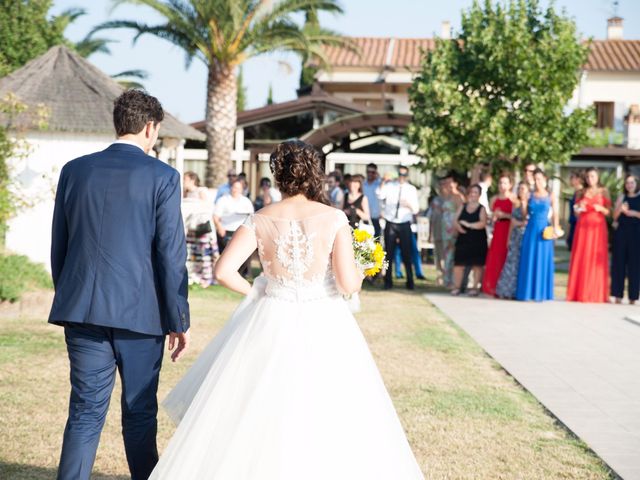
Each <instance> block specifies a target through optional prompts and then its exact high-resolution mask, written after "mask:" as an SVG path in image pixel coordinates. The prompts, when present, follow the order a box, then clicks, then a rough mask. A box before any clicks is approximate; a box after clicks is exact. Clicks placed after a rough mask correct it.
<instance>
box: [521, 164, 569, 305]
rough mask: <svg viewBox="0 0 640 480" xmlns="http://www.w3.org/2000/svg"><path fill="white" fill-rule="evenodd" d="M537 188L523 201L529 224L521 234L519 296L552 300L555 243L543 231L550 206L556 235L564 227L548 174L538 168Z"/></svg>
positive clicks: (524, 214) (547, 223) (536, 176)
mask: <svg viewBox="0 0 640 480" xmlns="http://www.w3.org/2000/svg"><path fill="white" fill-rule="evenodd" d="M533 177H534V180H535V188H534V190H533V192H532V193H531V196H530V197H529V200H528V201H527V202H526V203H524V204H523V205H522V210H523V216H524V218H527V217H528V222H527V228H526V229H525V231H524V236H523V237H522V247H521V250H520V267H519V268H518V287H517V289H516V299H517V300H535V301H537V302H541V301H543V300H553V273H554V265H553V244H554V239H550V240H545V239H544V238H543V231H544V229H545V228H546V227H548V226H549V210H551V217H552V221H553V226H554V236H555V237H557V236H558V235H559V234H560V232H561V230H560V227H559V222H558V208H557V204H556V200H555V198H553V197H552V195H551V194H550V193H549V191H548V190H547V176H546V175H545V173H544V172H543V171H542V170H540V169H539V168H537V169H536V171H535V173H534V174H533Z"/></svg>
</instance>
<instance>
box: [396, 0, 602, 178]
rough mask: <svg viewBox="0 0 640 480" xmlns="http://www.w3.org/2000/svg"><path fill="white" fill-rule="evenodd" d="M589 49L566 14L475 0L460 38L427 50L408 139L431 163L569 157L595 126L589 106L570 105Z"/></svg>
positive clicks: (413, 92) (514, 2) (515, 2)
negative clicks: (576, 107)
mask: <svg viewBox="0 0 640 480" xmlns="http://www.w3.org/2000/svg"><path fill="white" fill-rule="evenodd" d="M587 54H588V46H587V45H585V44H584V43H583V42H582V41H581V39H580V37H579V35H578V32H577V31H576V25H575V23H574V22H573V21H572V20H571V19H570V18H569V17H568V16H567V15H566V13H565V12H564V11H563V12H562V13H561V14H558V13H557V12H556V11H555V10H554V8H553V6H550V7H549V8H548V9H546V10H544V11H543V10H542V9H541V8H540V5H539V2H538V1H537V0H508V1H505V2H499V3H495V2H493V1H491V0H486V1H485V2H484V3H483V4H482V5H481V4H480V2H478V1H476V2H474V4H473V6H472V7H471V8H470V9H469V10H467V11H466V12H463V13H462V22H461V31H460V33H459V35H458V36H457V38H453V39H449V40H448V39H438V40H436V47H435V49H434V50H433V51H430V52H428V53H427V54H426V55H425V58H424V60H423V64H422V69H421V71H420V73H419V74H418V75H417V77H416V79H415V81H414V83H413V85H412V87H411V89H410V92H409V96H410V101H411V105H412V111H413V122H412V124H411V126H410V128H409V131H408V139H409V141H411V142H412V143H413V144H415V145H417V147H418V152H419V153H420V154H421V155H422V156H424V158H425V159H426V162H427V163H426V165H425V167H429V168H433V167H436V168H438V167H452V168H457V169H461V170H464V169H468V168H470V167H471V166H473V165H475V164H477V163H479V162H488V163H490V164H491V165H492V166H493V167H494V169H500V168H507V167H510V168H513V167H515V166H516V165H514V164H518V163H520V164H521V163H523V162H525V161H533V162H536V163H543V164H550V163H564V162H567V161H568V160H569V158H570V156H571V154H572V153H574V152H576V151H579V150H580V149H581V148H582V147H583V146H584V145H585V144H586V142H587V140H588V130H589V128H590V127H591V126H592V125H593V123H594V118H593V111H592V109H574V110H573V111H571V112H568V111H567V109H566V107H567V103H568V101H569V100H570V98H571V96H572V94H573V92H574V90H575V88H576V85H577V82H578V77H579V75H578V73H579V70H580V67H581V66H582V65H583V64H584V62H585V61H586V58H587Z"/></svg>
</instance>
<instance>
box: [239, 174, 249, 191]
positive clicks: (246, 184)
mask: <svg viewBox="0 0 640 480" xmlns="http://www.w3.org/2000/svg"><path fill="white" fill-rule="evenodd" d="M238 180H240V181H241V182H242V194H243V195H244V196H245V197H249V193H250V192H249V180H247V174H246V173H244V172H240V173H239V174H238Z"/></svg>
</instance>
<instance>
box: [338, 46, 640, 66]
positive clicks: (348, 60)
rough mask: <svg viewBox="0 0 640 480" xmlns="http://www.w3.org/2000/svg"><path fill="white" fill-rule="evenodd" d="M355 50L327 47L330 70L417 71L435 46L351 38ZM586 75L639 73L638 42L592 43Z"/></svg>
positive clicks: (639, 53)
mask: <svg viewBox="0 0 640 480" xmlns="http://www.w3.org/2000/svg"><path fill="white" fill-rule="evenodd" d="M352 40H353V42H354V43H355V45H356V46H357V48H358V50H359V54H358V52H352V51H349V50H345V49H341V48H339V47H328V48H327V56H328V59H329V61H330V63H331V65H332V66H334V67H355V68H383V67H385V66H389V67H391V68H409V69H412V70H415V69H418V68H419V67H420V60H421V57H422V55H421V51H422V50H430V49H433V48H434V46H435V40H434V39H433V38H388V37H381V38H375V37H352ZM585 69H586V70H589V71H608V72H609V71H614V72H639V71H640V40H594V41H593V42H592V44H591V50H590V52H589V58H588V60H587V63H586V64H585Z"/></svg>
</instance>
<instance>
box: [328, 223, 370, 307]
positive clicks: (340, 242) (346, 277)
mask: <svg viewBox="0 0 640 480" xmlns="http://www.w3.org/2000/svg"><path fill="white" fill-rule="evenodd" d="M352 241H353V240H352V238H351V229H350V228H349V225H344V226H342V227H340V229H339V230H338V232H337V233H336V238H335V240H334V243H333V257H332V263H333V265H332V266H333V274H334V275H335V277H336V284H337V285H338V290H340V292H341V293H344V294H345V295H350V294H352V293H356V292H358V291H360V288H361V287H362V279H363V276H362V273H360V270H358V267H356V261H355V255H354V253H353V244H352Z"/></svg>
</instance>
